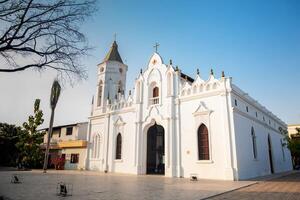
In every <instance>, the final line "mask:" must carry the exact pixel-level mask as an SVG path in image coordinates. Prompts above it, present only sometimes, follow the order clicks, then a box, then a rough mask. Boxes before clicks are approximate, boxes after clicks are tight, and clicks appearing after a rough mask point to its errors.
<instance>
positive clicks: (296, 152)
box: [285, 128, 300, 167]
mask: <svg viewBox="0 0 300 200" xmlns="http://www.w3.org/2000/svg"><path fill="white" fill-rule="evenodd" d="M296 131H297V133H296V134H293V135H290V136H289V135H288V134H287V135H286V138H285V140H286V142H287V143H286V145H287V147H288V148H289V149H290V151H291V156H292V161H293V166H294V167H297V165H300V128H296Z"/></svg>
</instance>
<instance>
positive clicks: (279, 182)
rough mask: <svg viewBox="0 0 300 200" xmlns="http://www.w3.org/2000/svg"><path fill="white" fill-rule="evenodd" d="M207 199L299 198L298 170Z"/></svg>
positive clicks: (277, 199) (299, 174) (299, 173)
mask: <svg viewBox="0 0 300 200" xmlns="http://www.w3.org/2000/svg"><path fill="white" fill-rule="evenodd" d="M208 199H209V200H220V199H230V200H240V199H243V200H250V199H251V200H252V199H257V200H294V199H295V200H296V199H298V200H300V172H295V173H292V174H288V175H285V176H281V177H277V178H275V179H270V180H267V181H259V182H258V183H257V184H253V185H251V186H249V187H243V188H241V189H238V190H235V191H232V192H228V193H225V194H221V195H217V196H215V197H213V198H208Z"/></svg>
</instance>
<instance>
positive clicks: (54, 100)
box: [43, 80, 61, 173]
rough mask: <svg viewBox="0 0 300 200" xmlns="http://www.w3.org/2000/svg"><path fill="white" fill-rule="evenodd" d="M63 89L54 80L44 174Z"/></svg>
mask: <svg viewBox="0 0 300 200" xmlns="http://www.w3.org/2000/svg"><path fill="white" fill-rule="evenodd" d="M60 91H61V87H60V84H59V82H58V80H54V82H53V84H52V88H51V95H50V107H51V117H50V124H49V129H48V133H47V134H48V135H47V146H46V151H45V159H44V166H43V170H44V173H46V171H47V165H48V156H49V146H50V140H51V135H52V129H53V120H54V111H55V107H56V104H57V102H58V98H59V96H60Z"/></svg>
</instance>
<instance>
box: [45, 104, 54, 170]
mask: <svg viewBox="0 0 300 200" xmlns="http://www.w3.org/2000/svg"><path fill="white" fill-rule="evenodd" d="M53 120H54V109H51V117H50V124H49V130H48V138H47V146H46V150H45V159H44V166H43V172H44V173H46V172H47V166H48V157H49V147H50V140H51V135H52V129H53Z"/></svg>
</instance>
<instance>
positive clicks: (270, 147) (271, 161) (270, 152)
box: [268, 135, 274, 174]
mask: <svg viewBox="0 0 300 200" xmlns="http://www.w3.org/2000/svg"><path fill="white" fill-rule="evenodd" d="M268 151H269V161H270V169H271V174H273V173H274V166H273V158H272V144H271V138H270V135H268Z"/></svg>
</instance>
